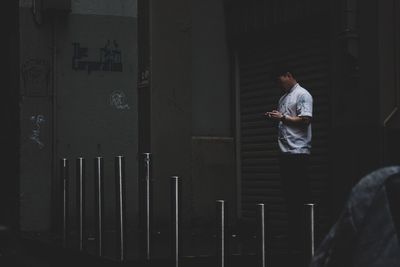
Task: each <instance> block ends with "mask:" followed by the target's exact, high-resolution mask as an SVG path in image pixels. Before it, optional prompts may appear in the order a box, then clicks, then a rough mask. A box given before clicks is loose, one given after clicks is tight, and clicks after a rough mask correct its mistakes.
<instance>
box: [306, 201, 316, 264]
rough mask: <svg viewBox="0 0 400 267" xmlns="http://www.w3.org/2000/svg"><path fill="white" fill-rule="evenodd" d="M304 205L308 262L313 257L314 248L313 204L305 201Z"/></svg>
mask: <svg viewBox="0 0 400 267" xmlns="http://www.w3.org/2000/svg"><path fill="white" fill-rule="evenodd" d="M304 206H305V220H306V221H305V224H306V242H307V245H306V256H307V261H308V262H310V260H311V259H312V257H314V250H315V204H313V203H307V204H304Z"/></svg>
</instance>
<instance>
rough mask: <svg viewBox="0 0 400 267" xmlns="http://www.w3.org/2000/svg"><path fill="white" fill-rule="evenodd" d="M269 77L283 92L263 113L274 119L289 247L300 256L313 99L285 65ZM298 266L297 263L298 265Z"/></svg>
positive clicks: (302, 241)
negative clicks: (276, 127) (276, 102)
mask: <svg viewBox="0 0 400 267" xmlns="http://www.w3.org/2000/svg"><path fill="white" fill-rule="evenodd" d="M273 78H274V79H275V80H276V82H277V83H278V85H279V87H280V88H281V89H282V90H283V91H284V94H283V96H282V97H281V98H280V99H279V104H278V109H277V110H273V111H270V112H266V113H265V116H266V117H267V118H268V119H272V120H275V121H277V122H278V144H279V149H280V152H281V153H280V171H281V181H282V186H283V193H284V196H285V200H286V203H287V211H288V219H289V231H288V234H289V238H288V241H289V248H290V249H291V252H292V254H293V256H296V255H297V256H299V257H302V258H303V259H304V252H305V250H304V248H305V239H304V216H303V212H302V211H303V210H304V204H305V203H308V202H309V201H310V200H311V193H310V185H309V180H308V175H307V170H308V161H309V155H310V153H311V119H312V116H313V114H312V112H313V98H312V96H311V94H310V93H309V92H308V91H307V90H306V89H304V88H303V87H301V86H300V85H299V83H298V82H297V80H296V79H295V77H294V75H293V71H292V69H290V68H289V67H282V66H281V67H280V68H279V69H276V70H275V72H274V73H273ZM299 266H300V265H299Z"/></svg>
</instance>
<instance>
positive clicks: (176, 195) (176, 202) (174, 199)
mask: <svg viewBox="0 0 400 267" xmlns="http://www.w3.org/2000/svg"><path fill="white" fill-rule="evenodd" d="M180 200H181V183H180V179H179V177H178V176H171V219H172V246H171V247H172V258H173V261H174V267H178V266H179V252H180V251H179V248H180V244H179V240H180V231H179V229H180V221H181V220H180V216H181V214H180Z"/></svg>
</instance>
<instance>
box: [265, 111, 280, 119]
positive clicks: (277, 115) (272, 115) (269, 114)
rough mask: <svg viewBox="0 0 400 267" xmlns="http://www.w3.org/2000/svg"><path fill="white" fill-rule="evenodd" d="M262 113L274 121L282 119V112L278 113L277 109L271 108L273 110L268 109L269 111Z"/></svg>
mask: <svg viewBox="0 0 400 267" xmlns="http://www.w3.org/2000/svg"><path fill="white" fill-rule="evenodd" d="M264 115H265V116H266V117H267V118H269V119H273V120H275V121H280V120H281V119H282V117H283V114H282V113H280V112H279V111H277V110H273V111H270V112H265V114H264Z"/></svg>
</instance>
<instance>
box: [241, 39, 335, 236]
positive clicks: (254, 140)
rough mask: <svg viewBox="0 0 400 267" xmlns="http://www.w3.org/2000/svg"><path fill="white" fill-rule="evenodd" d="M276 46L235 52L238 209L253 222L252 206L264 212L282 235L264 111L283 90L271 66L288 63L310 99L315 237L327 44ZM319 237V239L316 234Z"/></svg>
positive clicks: (325, 124)
mask: <svg viewBox="0 0 400 267" xmlns="http://www.w3.org/2000/svg"><path fill="white" fill-rule="evenodd" d="M279 44H280V46H278V47H273V46H268V45H264V46H259V47H258V48H254V47H251V48H249V47H246V48H241V49H239V53H238V57H239V73H240V74H239V75H240V89H239V92H240V104H239V105H240V107H239V108H240V139H241V145H240V150H241V178H242V180H241V184H242V188H241V202H242V203H241V204H242V217H243V218H244V219H246V218H253V217H254V212H255V204H256V203H260V202H261V203H265V204H266V205H267V206H268V207H269V215H268V216H269V227H270V230H271V231H272V234H273V235H279V234H281V233H285V232H286V226H287V214H286V207H285V202H284V199H283V195H282V192H281V184H280V174H279V162H278V151H279V150H278V145H277V127H276V124H274V123H273V122H270V121H267V120H266V119H265V117H264V115H263V114H264V112H266V111H270V110H272V109H276V107H277V103H278V100H279V97H280V96H281V94H282V91H281V90H280V89H279V88H278V87H277V86H276V84H275V83H274V82H273V81H272V80H270V79H269V77H268V74H269V72H270V70H271V67H272V64H273V62H274V63H279V62H290V64H291V65H292V66H293V67H294V68H295V69H296V71H297V74H296V76H297V79H298V81H299V83H300V84H301V85H302V86H303V87H305V88H306V89H308V90H309V92H310V93H311V94H312V96H313V98H314V118H313V123H312V129H313V149H312V156H311V161H310V163H311V164H310V165H311V166H310V178H311V181H312V182H311V186H312V191H313V195H314V198H315V200H316V202H317V203H319V204H320V205H319V209H318V211H319V212H318V216H319V217H318V218H319V225H320V226H321V225H322V228H321V227H319V229H320V233H323V234H325V231H326V229H323V225H324V224H325V225H326V221H327V215H326V214H327V212H326V209H327V204H326V202H324V199H323V197H324V196H327V194H328V187H329V179H330V177H329V169H330V166H329V160H328V157H329V154H328V135H329V127H330V100H329V99H330V98H329V95H330V81H329V78H330V76H329V73H330V70H329V66H330V63H329V46H328V41H326V40H321V39H317V40H295V45H294V44H293V41H291V42H282V41H281V42H279ZM321 235H322V234H321Z"/></svg>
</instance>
